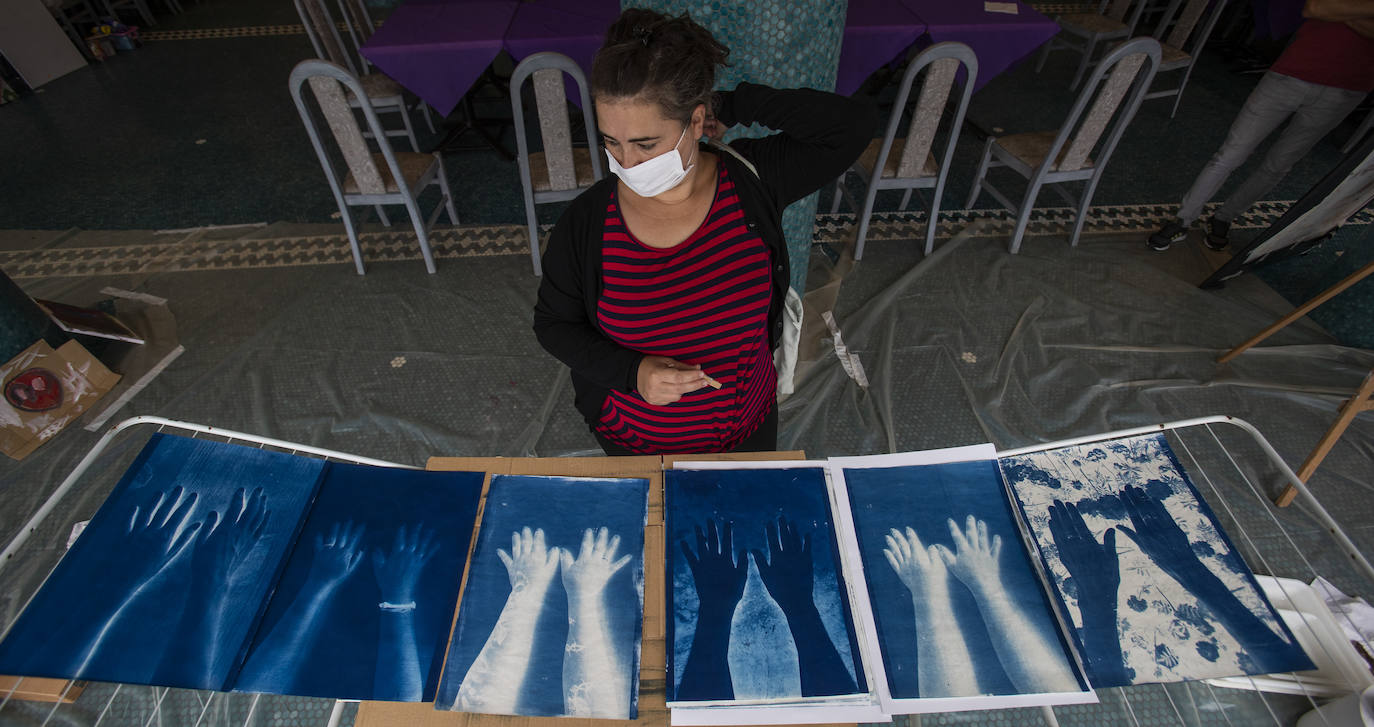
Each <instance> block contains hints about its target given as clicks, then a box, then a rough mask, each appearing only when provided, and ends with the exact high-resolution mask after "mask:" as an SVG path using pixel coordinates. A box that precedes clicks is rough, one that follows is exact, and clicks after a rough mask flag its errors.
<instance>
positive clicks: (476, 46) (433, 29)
mask: <svg viewBox="0 0 1374 727" xmlns="http://www.w3.org/2000/svg"><path fill="white" fill-rule="evenodd" d="M1018 5H1019V6H1020V12H1019V13H1018V14H1016V15H1006V14H1000V13H989V12H986V11H984V10H983V5H982V3H981V2H979V1H978V0H957V1H955V0H849V6H848V12H847V15H846V18H845V30H844V46H843V49H842V50H841V51H840V61H839V68H838V71H837V74H836V82H835V90H836V92H838V93H841V94H845V95H849V94H852V93H854V92H855V91H857V90H858V88H859V86H860V85H862V84H863V82H864V80H865V79H866V78H868V77H869V75H871V74H872V73H873V72H874V71H875V70H877V69H878V68H881V67H882V66H883V65H886V64H887V63H889V62H891V61H892V60H893V59H894V58H896V57H897V56H898V55H900V54H901V52H902V51H903V50H905V49H907V48H909V47H911V46H912V45H913V44H914V43H916V42H917V40H918V39H921V38H923V37H928V38H929V40H930V42H935V43H938V42H942V41H947V40H952V41H959V42H961V43H967V44H968V45H969V46H971V47H972V48H973V50H974V52H975V53H977V54H978V64H979V79H980V82H982V81H986V80H987V79H991V78H992V77H994V76H996V75H997V74H999V73H1002V72H1003V71H1005V70H1007V69H1008V68H1010V67H1011V66H1012V65H1013V64H1014V63H1016V62H1017V61H1019V60H1021V59H1022V58H1025V57H1026V56H1027V55H1028V54H1029V53H1030V52H1031V51H1033V50H1035V49H1036V48H1038V47H1040V45H1041V44H1043V43H1044V42H1045V41H1047V40H1049V39H1050V38H1051V37H1052V36H1053V35H1054V34H1055V33H1057V32H1058V31H1059V26H1058V25H1057V24H1055V22H1054V21H1052V20H1050V19H1049V18H1046V17H1045V16H1044V15H1041V14H1040V13H1038V12H1036V11H1035V10H1033V9H1031V7H1030V6H1028V5H1026V4H1024V3H1018ZM619 13H620V3H619V2H618V1H617V0H529V1H527V2H522V1H521V0H409V2H407V3H405V4H404V5H402V6H401V7H399V8H397V9H396V11H395V12H394V13H392V14H391V17H389V18H387V21H386V23H385V24H384V25H383V26H382V27H381V28H380V29H378V30H377V32H376V33H375V34H373V36H372V38H371V39H370V40H368V42H367V44H366V45H364V47H363V55H365V56H367V59H368V60H369V61H371V62H372V63H373V64H375V65H376V66H377V67H378V68H379V69H381V70H382V72H383V73H386V74H387V75H388V76H391V77H392V78H394V79H396V80H397V81H398V82H400V84H401V85H403V86H405V87H406V88H408V89H410V90H411V91H413V92H414V93H415V94H416V95H417V96H419V97H420V98H422V99H424V100H425V102H426V103H428V104H429V105H430V106H432V107H434V109H435V110H437V111H438V112H439V113H441V114H444V115H447V114H448V113H449V112H451V111H452V110H453V109H454V107H455V106H457V105H458V101H459V99H461V98H462V97H463V94H465V93H466V92H467V90H468V88H470V87H471V86H472V84H473V82H474V81H476V80H477V78H478V76H480V75H481V74H482V71H483V70H484V69H485V68H486V67H487V65H488V64H490V63H491V61H492V59H494V58H495V57H496V54H497V53H498V52H500V51H501V50H502V49H503V48H504V49H505V50H506V51H508V52H509V53H510V54H511V56H512V57H514V58H515V59H516V60H517V61H519V60H520V59H522V58H525V57H528V56H530V55H532V54H534V53H537V52H540V51H555V52H558V53H562V54H564V55H566V56H568V57H570V58H572V59H573V60H574V61H576V62H577V64H578V65H580V66H581V67H582V68H583V70H584V71H590V69H591V64H592V57H593V56H594V55H595V54H596V50H597V49H598V48H600V47H601V43H602V42H603V40H604V39H605V35H606V28H607V27H608V26H610V24H611V23H612V22H613V21H614V20H615V18H616V16H617V15H619Z"/></svg>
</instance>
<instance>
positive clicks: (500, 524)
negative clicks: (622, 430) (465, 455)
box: [435, 475, 649, 719]
mask: <svg viewBox="0 0 1374 727" xmlns="http://www.w3.org/2000/svg"><path fill="white" fill-rule="evenodd" d="M648 488H649V483H648V480H644V479H591V478H569V477H532V476H513V475H498V476H495V477H493V478H492V482H491V487H490V489H489V491H488V493H487V504H486V509H485V511H484V514H483V516H482V527H481V532H480V533H479V535H478V539H477V547H476V549H475V550H474V552H473V555H472V564H471V569H470V573H469V574H468V583H467V586H466V587H465V589H464V591H463V599H462V603H461V605H460V607H459V614H458V623H457V625H456V626H455V627H454V633H453V638H452V641H451V643H450V646H449V655H448V661H447V663H446V664H445V666H444V678H443V682H442V684H441V685H440V688H439V695H438V698H437V699H436V700H435V707H436V708H437V709H441V710H447V709H451V710H455V711H463V712H482V713H486V714H514V715H527V716H576V717H597V718H608V719H634V718H635V717H636V716H637V714H638V703H639V699H638V693H639V649H640V631H641V629H642V627H643V611H644V525H645V518H646V517H647V514H648V511H647V510H648V491H649V490H648Z"/></svg>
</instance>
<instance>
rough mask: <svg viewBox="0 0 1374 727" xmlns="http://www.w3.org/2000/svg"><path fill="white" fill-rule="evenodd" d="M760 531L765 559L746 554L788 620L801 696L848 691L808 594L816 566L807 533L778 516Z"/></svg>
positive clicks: (849, 681) (850, 685)
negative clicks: (795, 648)
mask: <svg viewBox="0 0 1374 727" xmlns="http://www.w3.org/2000/svg"><path fill="white" fill-rule="evenodd" d="M764 533H765V536H766V541H767V543H768V551H769V553H768V555H767V556H765V555H764V553H763V551H761V550H757V549H754V550H751V551H749V552H750V554H751V555H752V556H753V559H754V566H755V567H757V568H758V570H759V577H760V579H761V580H762V581H763V585H764V586H765V587H766V588H767V589H768V594H769V595H770V596H772V597H773V600H774V601H776V602H777V604H778V606H779V607H780V608H782V612H783V615H784V616H786V617H787V628H788V630H789V631H791V632H792V641H793V643H795V644H796V647H797V668H798V671H799V672H800V675H801V690H802V696H804V697H816V696H827V695H833V694H849V693H852V692H853V691H854V678H853V677H852V676H850V674H849V670H848V669H847V668H846V667H845V665H844V661H842V660H841V659H840V653H839V651H837V650H836V649H835V643H834V642H833V641H832V640H831V639H830V634H829V633H827V632H826V630H825V624H824V623H823V622H822V621H821V614H820V612H819V611H818V610H817V609H816V602H815V598H814V597H813V596H812V592H813V590H814V588H815V577H814V574H813V571H814V568H815V566H814V562H813V559H812V555H811V533H806V535H805V536H803V535H801V534H800V533H799V532H798V530H797V529H796V527H794V525H793V524H792V523H791V522H789V521H788V520H787V519H786V518H783V517H779V518H778V522H777V524H776V525H774V524H773V523H768V524H767V525H766V526H765V527H764Z"/></svg>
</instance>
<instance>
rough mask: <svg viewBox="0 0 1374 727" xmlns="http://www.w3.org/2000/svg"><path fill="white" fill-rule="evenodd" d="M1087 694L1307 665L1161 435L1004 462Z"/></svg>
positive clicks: (1304, 667)
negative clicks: (1080, 661) (1084, 673)
mask: <svg viewBox="0 0 1374 727" xmlns="http://www.w3.org/2000/svg"><path fill="white" fill-rule="evenodd" d="M1002 473H1003V476H1004V477H1005V478H1006V481H1007V483H1008V484H1009V485H1010V486H1011V488H1012V491H1013V493H1014V494H1015V496H1016V499H1017V501H1018V502H1019V504H1020V507H1021V510H1022V514H1023V516H1024V517H1025V520H1026V521H1027V522H1028V523H1029V526H1030V529H1031V532H1032V534H1033V536H1034V538H1035V541H1036V544H1037V546H1038V548H1039V551H1040V557H1041V560H1042V562H1043V563H1044V565H1045V569H1046V570H1047V571H1048V574H1049V577H1050V580H1051V584H1052V586H1053V587H1054V591H1055V592H1056V594H1057V595H1058V597H1059V599H1060V601H1061V603H1062V604H1063V606H1064V610H1065V612H1066V613H1067V615H1068V617H1069V619H1070V620H1071V621H1072V627H1073V630H1074V631H1073V637H1074V639H1075V640H1076V642H1077V645H1078V648H1079V650H1080V653H1081V654H1082V655H1083V657H1084V660H1085V662H1086V666H1087V669H1088V676H1089V678H1090V679H1091V680H1092V683H1093V685H1094V686H1098V687H1115V686H1122V685H1126V684H1142V683H1150V682H1172V681H1182V680H1188V679H1207V678H1212V677H1224V676H1235V675H1240V674H1266V673H1272V672H1284V671H1291V670H1301V669H1310V668H1312V663H1311V661H1310V660H1309V659H1308V658H1307V656H1306V655H1305V654H1304V653H1303V651H1302V649H1301V647H1299V646H1298V644H1297V642H1296V641H1295V640H1294V638H1293V635H1292V634H1291V633H1290V632H1289V631H1288V628H1287V627H1286V626H1285V625H1284V624H1283V622H1282V621H1280V620H1279V619H1278V617H1277V616H1276V615H1275V613H1274V610H1273V608H1272V607H1271V606H1270V605H1269V602H1268V601H1267V600H1265V598H1264V596H1263V595H1262V593H1261V592H1260V590H1259V587H1258V585H1257V584H1256V583H1255V579H1254V576H1253V575H1252V574H1251V572H1250V569H1249V568H1248V567H1246V565H1245V562H1244V561H1243V560H1242V559H1241V557H1240V555H1239V554H1238V553H1237V552H1236V550H1235V548H1234V547H1233V546H1232V544H1231V542H1230V540H1229V539H1228V538H1227V537H1226V535H1225V533H1223V532H1222V530H1221V527H1220V525H1219V524H1218V523H1217V520H1216V517H1215V515H1213V513H1212V510H1211V508H1209V507H1208V506H1207V504H1206V503H1205V502H1203V500H1202V498H1201V497H1200V496H1199V495H1198V492H1197V490H1196V489H1195V488H1194V487H1193V485H1192V483H1191V482H1189V481H1188V479H1187V477H1186V475H1185V474H1184V472H1183V468H1182V467H1180V466H1179V464H1178V461H1177V460H1176V459H1175V457H1174V454H1173V451H1172V450H1171V449H1170V448H1169V445H1168V442H1167V441H1165V439H1164V435H1162V434H1154V435H1148V436H1142V437H1134V438H1130V439H1120V440H1113V441H1110V442H1102V443H1098V444H1088V445H1081V446H1077V447H1066V448H1063V449H1056V450H1051V451H1047V452H1038V453H1034V454H1028V455H1023V456H1020V457H1013V458H1008V459H1004V460H1003V461H1002Z"/></svg>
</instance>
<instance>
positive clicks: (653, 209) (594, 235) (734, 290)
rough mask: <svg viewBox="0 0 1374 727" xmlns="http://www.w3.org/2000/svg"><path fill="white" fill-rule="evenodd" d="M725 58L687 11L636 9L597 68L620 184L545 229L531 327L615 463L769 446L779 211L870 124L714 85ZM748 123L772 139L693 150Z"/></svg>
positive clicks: (820, 181)
mask: <svg viewBox="0 0 1374 727" xmlns="http://www.w3.org/2000/svg"><path fill="white" fill-rule="evenodd" d="M728 53H729V50H728V49H727V48H725V47H724V46H723V45H721V44H720V43H718V42H717V41H716V40H715V39H714V38H712V37H711V34H710V32H709V31H707V30H706V29H705V28H702V27H701V26H700V25H698V24H697V23H695V22H693V21H692V20H691V19H690V18H688V17H686V16H683V17H680V18H674V17H668V16H664V15H661V14H659V13H656V12H653V11H650V10H641V9H635V8H631V9H628V10H626V11H624V13H622V14H621V16H620V18H619V19H618V20H617V21H616V22H615V24H613V25H612V26H611V28H610V29H609V30H608V31H607V33H606V42H605V45H603V46H602V48H601V50H600V51H598V52H597V55H596V60H595V61H594V62H593V65H592V73H591V81H590V84H591V92H592V99H593V101H594V103H595V106H596V116H597V124H598V126H599V127H600V131H601V135H602V137H603V141H604V144H605V154H606V158H607V162H608V163H609V166H610V169H611V171H612V172H613V173H614V174H612V175H608V176H607V177H606V178H605V179H603V180H602V181H601V182H599V183H597V184H596V185H594V186H592V187H591V188H590V189H588V190H587V191H586V192H584V193H583V194H581V195H580V196H579V197H578V198H577V199H576V200H574V201H573V202H572V204H571V205H570V206H569V208H568V209H567V211H566V212H564V214H563V216H562V217H561V218H560V219H559V221H558V224H557V225H555V227H554V229H553V233H552V235H551V236H550V238H549V243H548V247H547V249H546V251H545V253H544V258H543V267H544V279H543V281H542V282H541V284H540V286H539V300H538V303H537V304H536V306H535V315H534V331H535V334H536V335H537V336H538V338H539V342H540V344H541V345H543V346H544V348H545V349H546V350H548V351H549V352H550V353H552V354H553V355H554V356H556V357H557V358H558V359H559V360H561V361H562V362H563V363H565V364H567V365H568V367H569V368H571V369H572V380H573V387H574V391H575V403H576V406H577V408H578V410H579V411H580V412H581V413H582V415H583V417H585V418H586V420H587V423H588V424H589V425H590V426H591V428H592V432H593V433H594V434H595V435H596V438H597V441H599V442H600V443H601V446H602V448H603V449H604V450H605V451H606V452H607V453H608V454H660V453H664V454H667V453H684V452H729V451H764V450H770V449H775V448H776V443H777V426H778V420H777V416H778V414H777V395H776V391H777V376H776V373H775V371H774V368H773V350H774V348H775V347H776V346H777V345H778V343H779V340H780V338H781V334H782V310H783V300H784V296H785V294H786V292H787V287H788V280H789V272H788V260H787V246H786V243H785V242H784V240H783V235H782V225H781V219H782V210H783V208H784V207H786V206H787V205H788V204H790V203H792V202H794V201H796V200H798V199H801V198H803V197H805V196H807V195H808V194H810V193H812V192H814V191H816V190H817V189H820V188H821V187H822V186H824V185H825V184H826V183H828V182H830V181H832V180H834V179H835V178H836V177H837V176H839V174H840V173H841V172H842V171H843V170H844V169H846V168H847V167H848V166H849V164H850V163H852V162H853V161H854V159H855V158H857V157H858V155H859V153H860V152H861V151H863V149H864V147H865V146H866V145H867V144H868V141H869V139H870V138H872V136H873V133H874V130H875V129H876V126H877V116H876V114H875V112H874V110H873V109H872V108H871V107H870V106H869V105H868V104H866V103H863V102H859V101H854V100H851V99H848V98H845V97H842V96H837V95H835V94H831V93H824V92H821V91H815V90H811V89H794V90H784V89H773V88H768V87H766V86H759V85H755V84H751V83H741V84H739V86H738V87H737V88H736V89H735V90H734V91H727V92H719V93H716V92H713V91H712V87H713V85H714V83H715V71H716V67H717V66H720V65H723V64H724V63H725V60H726V56H727V55H728ZM753 123H758V124H761V125H763V126H765V127H767V128H769V129H771V130H774V131H776V133H774V134H772V135H770V136H767V137H764V138H762V139H740V140H737V141H735V142H734V143H732V144H731V145H730V147H724V146H722V145H717V144H716V143H715V142H714V141H712V142H709V143H707V144H701V143H699V142H698V140H699V139H700V138H701V137H703V136H708V137H711V138H712V139H713V140H714V139H718V138H719V137H720V136H721V135H723V134H724V131H725V130H726V129H727V128H729V127H730V126H732V125H735V124H739V125H741V126H748V125H750V124H753Z"/></svg>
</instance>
